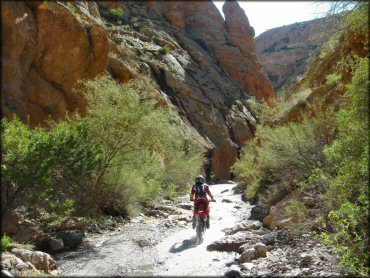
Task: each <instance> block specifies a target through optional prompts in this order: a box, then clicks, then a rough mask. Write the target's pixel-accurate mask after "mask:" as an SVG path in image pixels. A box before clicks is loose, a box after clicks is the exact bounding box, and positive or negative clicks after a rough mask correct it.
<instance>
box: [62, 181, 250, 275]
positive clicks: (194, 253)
mask: <svg viewBox="0 0 370 278" xmlns="http://www.w3.org/2000/svg"><path fill="white" fill-rule="evenodd" d="M233 187H235V184H216V185H211V186H210V190H211V191H212V193H213V195H214V196H215V199H216V202H215V203H211V217H212V219H211V227H210V229H209V230H206V232H205V234H204V241H203V242H202V243H201V244H197V243H196V239H195V230H193V229H192V228H191V222H190V221H187V223H185V222H184V221H182V222H178V223H179V225H176V226H174V227H172V226H169V225H164V224H166V223H165V220H163V219H161V218H151V217H143V216H139V217H137V218H134V219H132V221H131V222H130V223H128V224H126V225H124V226H123V227H122V229H120V230H116V231H113V232H109V233H105V234H102V235H100V236H96V235H94V237H93V236H87V238H86V240H85V244H84V246H85V247H84V250H79V251H75V252H70V253H64V254H60V255H59V256H57V261H58V264H59V267H60V270H61V274H62V275H63V276H68V275H71V276H75V275H78V276H80V275H94V276H113V275H129V276H134V275H223V274H224V273H225V271H226V270H227V268H228V267H227V266H226V264H227V262H230V261H233V260H234V259H235V256H236V255H237V254H236V253H235V252H217V251H207V245H209V244H210V243H212V242H214V241H216V240H218V239H220V238H222V237H223V236H224V233H223V229H225V228H231V227H233V226H235V225H236V224H238V222H240V221H241V220H243V219H247V217H248V215H247V214H248V213H249V211H250V208H251V207H250V205H249V204H248V203H244V202H242V200H241V194H234V191H233V190H232V188H233ZM188 198H189V197H188V196H184V197H182V198H180V200H179V201H180V202H181V201H182V203H183V204H184V203H187V204H188V205H191V202H190V201H188ZM190 214H191V210H188V219H190ZM167 223H168V222H167ZM166 226H169V228H168V227H166Z"/></svg>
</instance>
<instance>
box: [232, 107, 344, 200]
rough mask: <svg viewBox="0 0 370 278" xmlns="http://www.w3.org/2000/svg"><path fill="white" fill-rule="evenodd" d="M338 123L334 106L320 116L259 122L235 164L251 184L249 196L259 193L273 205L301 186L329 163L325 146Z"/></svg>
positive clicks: (239, 175)
mask: <svg viewBox="0 0 370 278" xmlns="http://www.w3.org/2000/svg"><path fill="white" fill-rule="evenodd" d="M336 126H337V125H336V120H335V114H334V112H333V111H332V110H331V109H328V110H327V111H326V112H322V113H321V114H320V115H319V116H318V117H316V118H308V117H304V118H303V120H302V122H301V123H294V122H289V123H286V124H284V125H282V126H276V127H269V126H263V125H258V126H257V130H256V134H255V139H254V140H253V141H252V142H251V143H249V144H247V146H246V147H244V148H243V151H242V156H241V159H240V160H239V161H238V162H237V163H236V164H235V173H236V176H237V179H238V180H239V181H242V182H244V183H245V184H246V185H247V186H246V188H247V189H246V195H247V197H248V198H255V197H256V196H257V197H258V200H259V203H260V205H262V206H271V205H274V204H275V203H276V202H277V201H279V200H280V199H282V198H283V197H284V196H285V195H286V194H288V193H289V192H291V191H292V190H294V189H295V188H297V187H299V186H301V182H303V181H306V180H307V179H308V178H309V177H310V175H311V173H312V171H313V170H314V169H316V168H317V167H319V166H321V165H323V164H325V163H326V159H325V156H324V154H323V149H324V147H325V146H326V144H328V143H329V142H331V141H332V140H333V139H334V138H335V136H336Z"/></svg>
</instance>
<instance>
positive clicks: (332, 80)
mask: <svg viewBox="0 0 370 278" xmlns="http://www.w3.org/2000/svg"><path fill="white" fill-rule="evenodd" d="M341 78H342V77H341V76H340V75H339V74H335V73H332V74H328V75H327V76H326V85H328V86H332V85H335V84H337V83H338V82H339V81H340V79H341Z"/></svg>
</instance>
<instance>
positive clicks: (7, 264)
mask: <svg viewBox="0 0 370 278" xmlns="http://www.w3.org/2000/svg"><path fill="white" fill-rule="evenodd" d="M1 268H2V269H3V270H10V271H14V270H16V271H18V272H24V271H27V270H34V269H35V267H34V266H32V265H30V264H27V263H26V262H24V261H23V260H22V259H20V258H18V257H17V256H16V255H14V254H11V253H8V252H4V253H1Z"/></svg>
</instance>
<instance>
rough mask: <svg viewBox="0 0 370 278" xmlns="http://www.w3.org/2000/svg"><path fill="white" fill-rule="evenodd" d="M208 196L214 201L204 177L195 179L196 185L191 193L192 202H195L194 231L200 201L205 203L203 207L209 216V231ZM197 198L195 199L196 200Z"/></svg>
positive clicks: (207, 226)
mask: <svg viewBox="0 0 370 278" xmlns="http://www.w3.org/2000/svg"><path fill="white" fill-rule="evenodd" d="M207 194H208V195H209V196H210V197H211V200H214V198H213V195H212V193H211V191H210V190H209V187H208V184H206V183H205V182H204V177H203V176H202V175H199V176H198V177H197V178H196V179H195V184H194V185H193V187H192V189H191V192H190V201H194V212H193V229H194V228H195V221H196V220H195V212H196V211H197V209H198V208H197V206H199V204H200V202H197V201H198V199H201V200H202V201H203V206H204V210H205V214H206V215H207V218H206V228H207V229H209V200H208V198H207ZM194 196H195V198H194Z"/></svg>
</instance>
